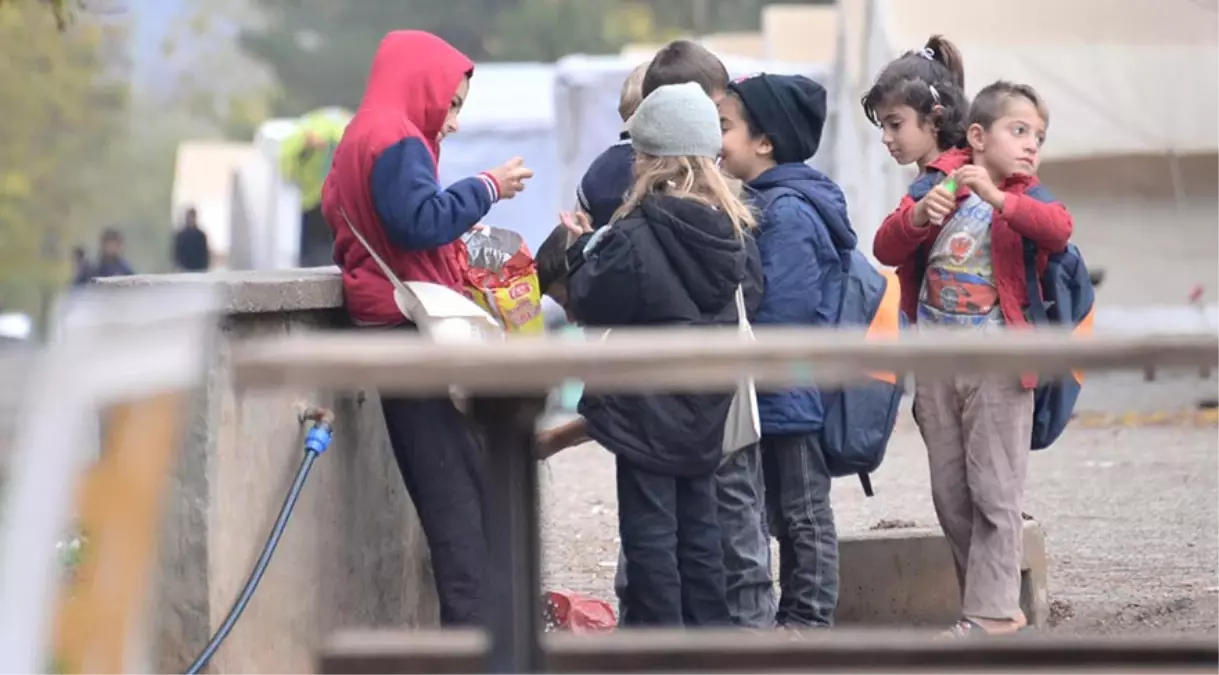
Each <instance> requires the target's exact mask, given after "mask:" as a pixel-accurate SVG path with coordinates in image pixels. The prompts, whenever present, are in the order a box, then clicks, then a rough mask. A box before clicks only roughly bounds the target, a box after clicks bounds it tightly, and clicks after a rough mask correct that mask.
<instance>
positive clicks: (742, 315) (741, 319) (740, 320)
mask: <svg viewBox="0 0 1219 675" xmlns="http://www.w3.org/2000/svg"><path fill="white" fill-rule="evenodd" d="M736 325H737V327H739V328H740V329H741V331H743V332H744V331H747V332H752V329H751V328H750V326H749V315H748V313H747V312H746V311H745V291H744V287H743V286H740V285H738V286H737V287H736Z"/></svg>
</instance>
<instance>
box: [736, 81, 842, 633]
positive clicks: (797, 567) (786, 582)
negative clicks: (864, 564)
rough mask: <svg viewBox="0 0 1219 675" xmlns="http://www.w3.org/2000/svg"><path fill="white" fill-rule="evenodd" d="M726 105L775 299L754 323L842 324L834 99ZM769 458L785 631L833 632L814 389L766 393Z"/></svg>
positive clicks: (834, 565) (772, 85)
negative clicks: (828, 140) (820, 156)
mask: <svg viewBox="0 0 1219 675" xmlns="http://www.w3.org/2000/svg"><path fill="white" fill-rule="evenodd" d="M728 92H729V95H728V96H726V97H725V98H724V99H723V100H722V101H721V103H720V106H719V110H720V122H721V125H722V127H723V134H724V154H723V167H724V169H725V170H726V171H727V172H729V173H730V174H732V175H734V176H736V177H737V178H740V179H741V180H744V181H745V182H746V184H747V185H748V187H749V189H750V190H751V191H752V192H753V193H754V195H755V198H756V200H757V203H758V205H759V207H760V210H761V212H762V216H761V218H760V220H759V223H758V248H759V249H760V250H761V254H762V267H763V270H764V271H765V277H766V281H765V292H764V294H763V296H762V305H761V307H760V308H759V309H758V314H757V318H756V319H755V323H757V324H759V325H761V324H791V325H805V326H832V325H834V324H836V323H837V321H838V311H839V305H840V304H841V298H842V292H843V283H844V279H845V271H844V270H845V261H846V260H847V259H848V257H849V256H850V253H851V251H852V250H854V248H855V244H856V241H857V238H856V236H855V232H854V230H852V229H851V224H850V221H849V220H848V218H847V210H846V198H845V197H844V196H843V194H842V190H841V189H840V188H839V187H838V186H837V185H836V184H835V183H834V182H833V181H832V180H830V179H829V178H827V177H826V176H824V175H822V174H821V173H820V172H818V171H817V170H816V169H813V168H812V167H810V166H808V165H807V164H805V163H804V162H806V161H808V160H809V159H810V158H812V156H813V155H814V154H815V153H816V152H817V146H818V145H819V143H820V140H821V131H822V128H823V127H824V125H825V117H826V92H825V89H824V88H823V87H821V85H819V84H817V83H816V82H813V81H812V80H810V79H808V78H806V77H802V76H790V75H766V74H763V75H756V76H753V77H749V78H745V79H742V80H738V81H736V82H733V83H732V84H730V85H729V87H728ZM758 409H759V412H760V415H761V420H762V443H761V445H762V461H763V467H764V471H763V473H764V475H765V479H766V502H767V514H768V516H769V517H770V523H771V526H770V527H771V533H772V534H774V535H776V536H777V538H778V540H779V567H780V587H781V588H780V590H781V597H780V600H779V609H778V614H777V616H776V622H777V623H779V624H780V625H786V626H792V627H801V626H830V625H832V624H833V621H834V610H835V609H836V607H837V604H838V539H837V535H836V533H835V529H834V513H833V510H832V509H831V507H830V473H829V469H828V468H827V466H826V460H825V455H824V453H823V452H822V449H821V446H820V442H819V436H818V433H819V432H820V430H821V426H822V417H823V411H822V405H821V395H820V394H819V392H818V391H817V389H815V388H805V389H792V390H788V391H782V392H774V393H764V394H762V395H760V396H759V397H758Z"/></svg>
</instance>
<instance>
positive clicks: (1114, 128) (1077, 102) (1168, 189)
mask: <svg viewBox="0 0 1219 675" xmlns="http://www.w3.org/2000/svg"><path fill="white" fill-rule="evenodd" d="M1014 7H1017V6H1016V5H1012V4H1011V3H1010V2H1000V1H999V0H970V2H960V1H959V0H840V2H839V8H840V14H839V37H840V49H841V55H842V57H843V58H842V59H841V62H840V63H839V69H840V72H841V73H842V75H843V77H844V78H845V79H846V80H848V81H850V82H851V83H852V86H851V87H850V88H843V89H842V90H840V91H839V94H838V106H840V107H841V109H844V110H846V109H849V110H850V114H849V115H843V116H841V117H840V118H839V124H840V126H839V128H838V133H837V135H838V136H839V137H840V139H841V142H840V144H839V146H838V150H839V154H838V157H837V161H838V164H839V165H840V171H839V179H840V180H841V181H843V182H844V184H847V185H848V195H849V196H850V197H852V219H853V221H854V222H855V224H856V229H857V230H859V231H860V234H861V237H863V239H864V240H865V241H867V234H865V233H868V234H870V232H868V230H869V229H870V230H871V232H874V229H875V225H878V224H879V222H880V220H881V219H882V218H883V217H884V215H885V214H886V213H887V212H888V211H889V210H890V209H892V208H893V206H894V205H895V204H896V203H897V201H898V199H899V198H900V196H901V195H902V193H903V192H904V190H905V188H906V185H907V184H908V182H909V180H910V178H911V174H910V173H909V170H905V171H903V170H901V169H898V168H897V167H896V166H895V165H894V164H893V162H892V160H891V159H890V157H889V156H888V154H887V153H885V152H884V151H883V148H882V147H881V144H880V140H879V132H878V131H876V130H875V129H873V128H872V127H870V126H869V125H868V123H867V121H866V120H865V119H864V118H863V115H862V112H861V111H860V108H859V104H858V101H859V97H860V95H862V93H863V91H864V90H865V89H866V88H867V87H868V86H870V84H871V81H872V78H873V77H874V76H875V74H876V73H877V72H879V70H880V69H881V68H882V67H883V66H884V65H885V64H886V63H888V62H889V61H890V60H891V59H893V58H895V57H896V56H898V55H900V54H901V53H902V52H904V51H906V50H910V49H917V48H919V47H921V46H922V44H923V43H924V42H925V41H926V39H927V37H928V36H929V35H931V34H933V33H940V34H943V35H945V36H947V37H948V38H949V39H951V40H952V41H953V42H955V43H956V44H957V45H958V47H960V49H961V51H962V53H963V56H964V62H965V69H966V89H967V93H968V94H971V95H972V94H974V93H976V91H977V90H978V89H980V88H981V86H983V85H985V84H988V83H990V82H993V81H995V80H997V79H1005V80H1011V81H1017V82H1024V83H1027V84H1031V85H1033V86H1034V87H1035V88H1036V89H1037V90H1038V92H1039V93H1040V94H1041V95H1042V96H1043V97H1044V98H1045V100H1046V101H1047V103H1048V106H1049V108H1050V118H1051V123H1050V127H1049V134H1048V139H1047V142H1046V146H1045V150H1044V155H1043V157H1044V164H1043V166H1042V169H1041V176H1040V177H1041V179H1042V182H1043V183H1044V184H1045V185H1046V186H1047V187H1048V188H1049V189H1050V190H1051V191H1052V192H1053V193H1054V194H1055V195H1056V196H1057V197H1059V198H1060V199H1062V200H1063V201H1064V202H1065V203H1066V204H1067V205H1068V207H1070V208H1071V210H1072V213H1073V214H1074V216H1075V225H1076V240H1077V241H1078V242H1079V243H1080V245H1081V247H1083V249H1084V251H1085V253H1086V254H1087V256H1088V260H1089V263H1090V264H1091V265H1092V266H1093V267H1106V268H1107V269H1108V270H1109V272H1110V274H1109V275H1108V277H1107V279H1106V282H1105V287H1104V294H1105V295H1106V296H1109V297H1120V298H1121V300H1120V302H1121V303H1123V304H1176V305H1180V304H1183V303H1184V302H1185V299H1186V296H1187V295H1188V291H1189V289H1190V288H1191V287H1192V285H1193V284H1194V283H1206V284H1213V283H1214V280H1215V277H1216V267H1217V265H1219V263H1217V262H1216V248H1219V235H1217V231H1219V228H1216V226H1215V219H1216V208H1217V207H1216V204H1217V201H1216V199H1217V198H1216V183H1217V182H1219V180H1217V178H1219V176H1217V172H1216V151H1217V150H1219V129H1217V127H1216V120H1217V119H1219V23H1217V20H1216V19H1217V17H1216V10H1215V8H1214V6H1213V5H1211V6H1208V5H1207V4H1206V3H1204V2H1194V1H1193V0H1070V1H1069V2H1062V1H1061V0H1028V1H1027V2H1023V3H1020V4H1019V5H1018V11H1016V10H1015V9H1014ZM868 224H871V227H870V228H869V227H868ZM1151 233H1154V235H1151ZM1149 235H1151V237H1150V241H1152V242H1154V247H1151V248H1149V247H1148V243H1149ZM1189 268H1193V269H1194V270H1195V271H1194V272H1190V273H1189V274H1186V271H1187V270H1189ZM1193 277H1196V279H1193ZM1149 279H1154V280H1155V283H1148V280H1149Z"/></svg>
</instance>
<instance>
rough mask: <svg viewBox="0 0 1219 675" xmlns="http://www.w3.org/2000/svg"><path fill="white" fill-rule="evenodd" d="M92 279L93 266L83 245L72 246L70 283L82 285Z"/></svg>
mask: <svg viewBox="0 0 1219 675" xmlns="http://www.w3.org/2000/svg"><path fill="white" fill-rule="evenodd" d="M91 279H93V266H92V265H90V264H89V254H88V253H87V252H86V251H85V247H84V246H73V247H72V285H73V286H84V285H85V284H87V283H89V281H90V280H91Z"/></svg>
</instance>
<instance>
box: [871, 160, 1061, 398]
mask: <svg viewBox="0 0 1219 675" xmlns="http://www.w3.org/2000/svg"><path fill="white" fill-rule="evenodd" d="M972 160H973V153H972V152H971V151H969V150H949V151H948V152H945V153H944V154H942V155H940V156H939V157H938V158H937V159H936V160H935V161H934V162H931V163H930V164H928V165H927V171H926V173H925V174H924V175H923V176H921V177H920V178H919V179H918V180H917V181H915V182H914V184H913V185H911V189H910V194H907V195H906V196H905V197H902V201H901V204H899V205H898V207H897V210H896V211H894V212H893V213H891V214H889V216H888V217H887V218H885V220H884V222H883V223H882V224H881V226H880V230H879V231H878V232H877V233H876V239H875V241H874V242H873V244H872V252H873V254H874V255H875V256H876V259H877V260H878V261H879V262H880V263H881V264H883V265H892V266H895V267H897V278H898V280H899V281H900V282H901V291H902V311H903V312H905V313H906V316H907V318H909V320H910V321H911V323H913V322H914V321H916V320H917V317H918V296H919V289H920V288H921V287H922V283H923V279H922V274H923V272H924V270H925V268H926V265H927V256H928V255H929V253H930V249H931V245H932V244H933V243H934V242H935V239H936V237H938V236H939V234H940V229H941V227H940V226H938V225H931V224H928V225H927V226H925V227H915V226H914V223H913V218H914V206H915V203H916V202H917V201H918V200H917V199H915V198H914V197H913V196H912V195H918V196H919V198H921V197H922V195H924V194H926V192H927V191H928V190H929V189H930V187H932V186H933V185H934V184H936V183H938V180H939V179H940V178H941V177H942V174H948V173H952V172H953V171H955V170H957V169H959V168H960V167H962V166H965V165H966V164H969V163H970V162H972ZM999 188H1000V189H1001V190H1003V191H1004V192H1006V193H1007V197H1006V199H1004V201H1003V208H1002V209H996V210H995V214H994V217H993V219H992V220H991V229H990V232H991V252H992V255H993V256H994V270H995V287H996V289H997V291H998V293H999V309H1000V311H1002V313H1003V319H1004V321H1006V322H1007V325H1009V326H1017V327H1023V326H1027V325H1028V321H1027V320H1026V319H1025V318H1024V308H1025V307H1026V306H1027V305H1028V291H1027V290H1026V280H1025V279H1026V275H1025V263H1024V239H1025V238H1027V239H1029V240H1030V241H1032V242H1033V243H1034V244H1036V245H1037V247H1038V251H1037V273H1038V276H1040V274H1041V272H1043V271H1044V270H1045V266H1046V262H1047V259H1048V258H1049V255H1050V253H1059V252H1062V251H1063V250H1065V249H1066V247H1067V242H1068V241H1069V240H1070V238H1071V231H1072V230H1073V229H1074V224H1073V223H1072V220H1071V214H1070V213H1069V212H1068V211H1067V209H1066V207H1065V206H1063V205H1062V204H1061V203H1059V202H1056V201H1047V199H1048V197H1047V194H1048V193H1046V192H1045V190H1044V189H1043V188H1040V184H1039V183H1038V182H1037V178H1036V177H1034V176H1012V177H1010V178H1008V179H1007V180H1006V181H1004V182H1003V184H1002V185H1000V186H999ZM1034 193H1035V194H1034ZM968 195H969V189H968V188H966V187H965V186H964V185H961V186H960V187H959V188H958V189H957V200H958V202H959V201H960V200H962V199H964V198H965V197H967V196H968ZM1024 379H1025V380H1026V382H1025V384H1026V386H1032V385H1031V384H1030V382H1029V378H1024ZM1031 381H1032V382H1034V383H1035V381H1036V380H1035V378H1034V379H1032V380H1031Z"/></svg>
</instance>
